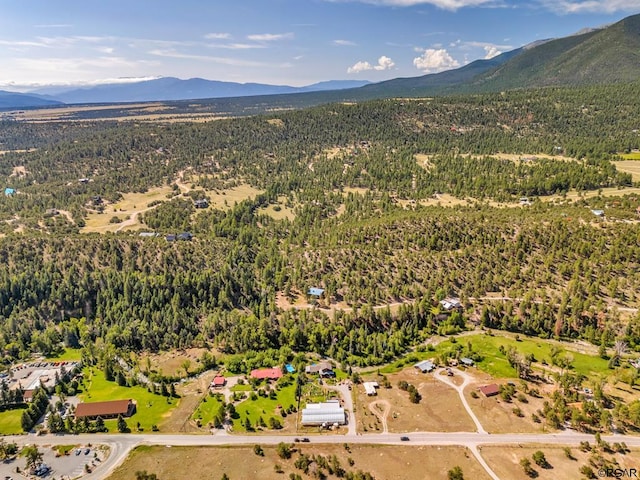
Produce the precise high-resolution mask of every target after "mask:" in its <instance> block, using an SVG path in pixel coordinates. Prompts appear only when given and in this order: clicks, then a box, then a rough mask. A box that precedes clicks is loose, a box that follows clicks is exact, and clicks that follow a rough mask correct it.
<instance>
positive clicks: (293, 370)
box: [284, 363, 296, 373]
mask: <svg viewBox="0 0 640 480" xmlns="http://www.w3.org/2000/svg"><path fill="white" fill-rule="evenodd" d="M284 369H285V370H286V371H287V373H293V372H295V371H296V369H295V368H293V365H291V364H290V363H287V364H286V365H285V366H284Z"/></svg>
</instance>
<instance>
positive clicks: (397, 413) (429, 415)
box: [354, 368, 475, 433]
mask: <svg viewBox="0 0 640 480" xmlns="http://www.w3.org/2000/svg"><path fill="white" fill-rule="evenodd" d="M387 379H388V380H389V382H390V383H391V388H390V389H387V388H384V387H381V388H379V389H378V394H377V395H376V396H372V397H368V396H367V395H366V394H365V392H364V388H363V387H362V386H360V385H356V386H355V387H354V388H355V389H357V390H356V391H355V394H354V398H355V399H356V407H355V408H356V417H357V428H358V431H359V432H369V433H371V432H382V431H383V424H382V419H381V414H382V413H383V412H382V410H383V408H382V407H383V406H384V405H385V404H386V405H389V407H390V408H389V409H388V415H387V418H386V422H387V427H388V431H389V432H418V431H434V432H461V431H467V432H471V431H474V430H475V425H474V423H473V421H472V420H471V418H470V417H469V416H468V415H467V413H466V411H465V410H464V407H463V406H462V403H461V402H460V398H459V397H458V394H457V392H456V391H455V390H454V389H453V388H451V387H449V386H447V385H445V384H443V383H442V382H439V381H437V380H436V379H434V378H433V376H432V374H423V373H420V372H419V371H418V370H416V369H414V368H409V369H405V370H403V371H401V372H399V373H394V374H389V375H387ZM368 380H372V381H378V382H379V383H380V380H381V377H378V376H377V375H375V374H374V375H366V376H363V381H368ZM401 380H404V381H406V382H408V383H411V384H412V385H414V386H415V387H416V388H417V389H418V392H420V395H421V396H422V400H421V401H420V403H418V404H415V403H411V402H410V401H409V394H408V393H407V392H405V391H403V390H400V388H398V382H399V381H401ZM374 403H377V404H378V405H371V404H374ZM372 409H373V410H372Z"/></svg>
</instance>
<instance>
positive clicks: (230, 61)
mask: <svg viewBox="0 0 640 480" xmlns="http://www.w3.org/2000/svg"><path fill="white" fill-rule="evenodd" d="M149 54H151V55H155V56H158V57H167V58H179V59H184V60H198V61H203V62H212V63H219V64H221V65H232V66H235V67H269V66H273V65H269V64H267V63H264V62H254V61H250V60H240V59H238V58H229V57H211V56H207V55H191V54H188V53H180V52H177V51H175V50H159V49H158V50H151V51H150V52H149ZM279 66H288V65H286V64H284V65H279Z"/></svg>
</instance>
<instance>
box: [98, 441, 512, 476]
mask: <svg viewBox="0 0 640 480" xmlns="http://www.w3.org/2000/svg"><path fill="white" fill-rule="evenodd" d="M295 448H296V449H297V450H298V451H301V452H303V453H305V454H308V455H324V456H325V457H326V456H330V455H336V457H337V458H338V461H339V462H340V465H341V466H342V467H343V468H344V469H345V470H347V471H352V472H355V471H358V470H362V471H365V472H369V473H371V474H372V475H373V476H374V477H375V478H376V479H378V480H386V479H394V480H415V479H445V478H447V471H448V470H450V469H451V468H453V467H454V466H456V465H458V466H460V467H461V468H462V471H463V472H464V477H465V478H473V479H474V480H486V479H488V478H489V476H488V475H487V474H486V472H485V471H484V469H483V468H482V467H481V466H480V464H478V462H477V461H476V460H475V458H473V455H472V454H471V453H470V452H469V451H468V450H467V449H466V448H464V447H431V446H428V447H410V446H406V447H405V446H402V447H399V446H370V445H350V446H349V451H347V450H346V449H345V448H344V446H343V445H318V444H313V445H311V446H303V445H302V444H295ZM263 449H264V457H261V456H258V455H256V454H255V453H254V452H253V447H250V446H247V447H172V448H167V447H160V446H158V447H150V446H142V447H138V448H136V449H135V450H134V451H133V452H132V453H131V454H130V456H129V458H128V459H127V460H126V461H125V462H124V463H123V464H122V465H121V466H119V467H118V468H117V469H116V470H115V471H114V472H113V474H111V476H110V477H109V480H130V479H131V478H132V472H136V471H141V470H146V471H147V472H153V473H156V474H157V475H158V476H159V477H160V478H162V479H165V478H166V479H171V480H191V479H192V478H194V476H198V477H200V478H212V479H218V478H220V477H222V475H223V474H225V473H226V474H227V475H228V477H229V478H230V479H232V480H234V479H248V478H259V479H260V480H281V479H283V478H288V477H289V474H290V473H298V474H301V475H302V478H304V479H308V478H314V477H313V476H312V475H305V474H304V473H303V472H302V471H301V470H298V469H297V468H296V467H295V466H294V462H295V460H296V459H297V458H298V457H299V454H298V453H297V452H294V454H293V455H292V457H291V459H289V460H283V459H281V458H280V457H278V455H277V453H276V448H275V447H274V446H264V447H263ZM349 458H351V459H352V460H353V466H349V461H348V459H349ZM185 465H190V466H191V468H185ZM276 465H280V467H281V469H282V471H283V473H277V472H276V469H275V467H276ZM310 471H311V470H310ZM325 473H326V470H325ZM329 478H335V477H334V476H330V477H329ZM505 478H506V477H505Z"/></svg>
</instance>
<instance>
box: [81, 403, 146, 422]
mask: <svg viewBox="0 0 640 480" xmlns="http://www.w3.org/2000/svg"><path fill="white" fill-rule="evenodd" d="M134 413H136V404H135V403H134V402H133V400H131V399H128V400H111V401H108V402H91V403H79V404H78V406H77V407H76V418H88V419H89V420H93V419H95V418H98V417H100V418H116V417H117V416H118V415H122V416H123V417H130V416H131V415H133V414H134Z"/></svg>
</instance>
